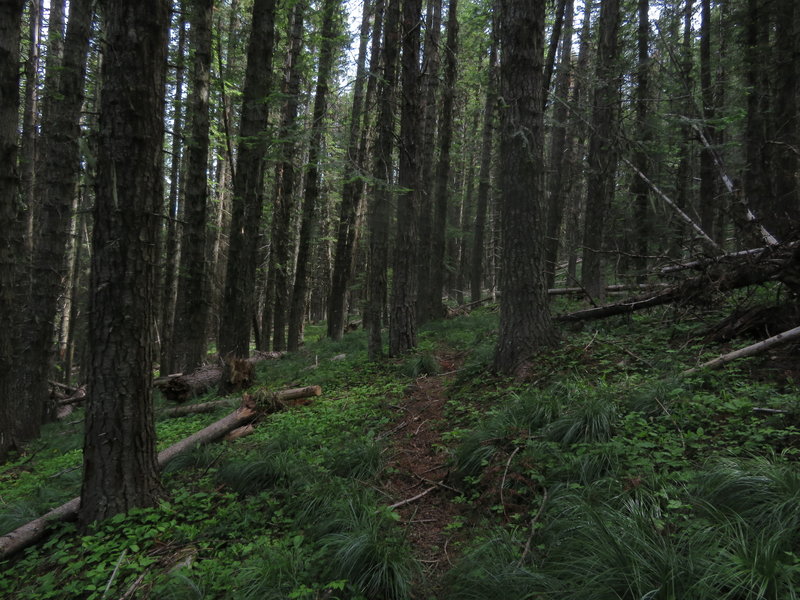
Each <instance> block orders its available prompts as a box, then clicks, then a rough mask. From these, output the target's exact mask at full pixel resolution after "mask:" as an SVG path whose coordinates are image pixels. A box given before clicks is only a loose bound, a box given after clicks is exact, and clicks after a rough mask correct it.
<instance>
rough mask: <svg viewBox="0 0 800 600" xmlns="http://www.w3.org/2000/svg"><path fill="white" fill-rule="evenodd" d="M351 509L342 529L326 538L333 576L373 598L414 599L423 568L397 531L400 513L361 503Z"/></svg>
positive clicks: (343, 521)
mask: <svg viewBox="0 0 800 600" xmlns="http://www.w3.org/2000/svg"><path fill="white" fill-rule="evenodd" d="M347 508H348V510H347V511H345V512H344V513H343V514H341V515H340V518H339V522H338V524H337V525H338V526H337V529H338V531H335V532H332V533H329V534H328V535H327V536H325V537H324V538H323V544H324V547H325V549H326V550H328V551H330V552H332V557H331V565H330V568H331V571H332V574H333V577H335V578H340V579H346V580H348V581H350V582H351V583H352V584H353V585H354V586H355V587H356V588H357V589H358V590H360V591H361V592H362V593H363V594H365V595H366V596H367V597H369V598H385V599H386V600H404V599H406V598H410V597H411V591H412V586H411V584H412V581H413V579H414V577H415V576H416V575H417V573H418V572H419V567H418V564H417V562H416V561H415V560H414V558H413V556H412V554H411V549H410V548H409V546H408V544H407V543H406V542H405V540H403V539H402V537H400V536H399V535H398V534H397V533H395V532H394V526H395V520H396V517H397V515H396V514H395V513H392V512H391V511H389V510H388V509H383V510H376V509H375V508H374V507H369V506H365V505H364V504H361V503H358V504H356V503H349V504H348V507H347Z"/></svg>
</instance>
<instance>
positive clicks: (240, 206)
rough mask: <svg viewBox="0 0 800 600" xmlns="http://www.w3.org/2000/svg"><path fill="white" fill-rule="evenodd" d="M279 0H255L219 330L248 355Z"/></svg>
mask: <svg viewBox="0 0 800 600" xmlns="http://www.w3.org/2000/svg"><path fill="white" fill-rule="evenodd" d="M274 25H275V0H256V1H255V3H254V4H253V21H252V31H251V33H250V41H249V44H248V48H247V69H246V72H245V83H244V90H243V97H242V117H241V122H240V124H239V147H238V154H237V159H236V170H235V173H234V181H233V205H232V207H231V229H230V246H229V249H228V267H227V271H226V275H225V291H224V296H223V300H222V318H221V323H220V330H219V335H218V350H219V354H220V356H223V357H235V356H247V355H248V354H249V353H250V352H249V350H250V330H251V323H252V319H253V314H254V311H255V279H256V263H257V261H256V254H257V250H258V238H259V236H258V232H259V227H260V223H261V213H262V207H263V202H264V193H263V186H264V168H265V155H266V147H267V139H266V135H265V134H266V131H265V130H266V127H267V112H268V105H267V102H268V98H269V94H270V91H271V75H270V73H271V68H272V52H273V46H274V41H275V26H274Z"/></svg>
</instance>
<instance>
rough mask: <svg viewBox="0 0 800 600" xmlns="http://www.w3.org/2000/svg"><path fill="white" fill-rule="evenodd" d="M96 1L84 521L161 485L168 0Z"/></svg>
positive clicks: (147, 500)
mask: <svg viewBox="0 0 800 600" xmlns="http://www.w3.org/2000/svg"><path fill="white" fill-rule="evenodd" d="M102 8H103V16H104V24H105V42H106V44H107V48H108V49H109V50H110V51H109V52H108V53H107V54H106V57H105V61H104V63H103V73H102V82H103V94H102V98H101V105H100V131H99V148H98V156H97V178H96V201H95V207H94V231H93V236H92V248H93V253H92V277H91V285H90V288H91V308H90V310H91V314H92V319H91V322H90V325H89V340H90V345H91V368H90V373H89V381H88V389H89V406H88V408H87V410H86V426H85V434H84V449H83V485H82V489H81V497H82V502H81V508H80V521H81V523H82V525H83V526H84V527H85V526H88V525H89V524H90V523H92V522H93V521H96V520H98V519H104V518H107V517H110V516H112V515H114V514H116V513H119V512H124V511H127V510H129V509H130V508H133V507H137V506H152V505H153V504H155V502H156V500H157V498H158V496H159V494H160V491H161V487H160V483H159V476H158V464H157V461H156V452H155V427H154V424H153V397H152V385H151V379H152V375H151V373H152V367H153V358H154V357H153V343H152V342H153V326H152V325H153V317H154V316H155V313H154V306H153V296H154V293H155V282H156V278H155V277H156V269H155V265H156V264H157V258H158V257H157V248H158V229H159V219H158V215H159V212H160V206H161V199H162V193H163V189H162V172H161V166H160V165H161V153H162V141H163V137H164V87H165V67H166V58H167V56H166V50H167V31H168V24H169V6H168V3H167V2H166V1H165V0H142V1H141V2H136V3H129V2H125V1H122V0H108V1H107V2H104V3H103V4H102ZM122 98H124V99H125V101H124V102H121V101H120V99H122Z"/></svg>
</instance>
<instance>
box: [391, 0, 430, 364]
mask: <svg viewBox="0 0 800 600" xmlns="http://www.w3.org/2000/svg"><path fill="white" fill-rule="evenodd" d="M421 13H422V0H404V1H403V6H402V14H403V16H402V37H401V39H402V58H401V63H400V77H401V79H402V92H403V93H402V96H401V98H402V101H401V105H400V160H399V162H400V168H399V171H398V175H397V179H398V185H399V186H400V188H401V190H400V192H399V193H398V195H397V229H396V232H397V233H396V237H395V246H394V260H393V261H392V296H391V307H390V310H391V315H390V318H389V355H390V356H397V355H399V354H402V353H403V352H406V351H407V350H410V349H411V348H414V347H415V346H416V345H417V314H416V313H417V291H418V290H417V283H418V282H417V273H416V270H417V250H418V239H417V211H418V206H419V187H420V181H419V168H420V164H419V142H420V140H419V103H418V99H417V98H418V95H419V80H420V76H419V75H420V74H419V42H420V35H419V23H420V16H421Z"/></svg>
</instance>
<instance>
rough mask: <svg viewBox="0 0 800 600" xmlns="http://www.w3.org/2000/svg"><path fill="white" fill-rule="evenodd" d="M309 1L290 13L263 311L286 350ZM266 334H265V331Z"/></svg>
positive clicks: (276, 346)
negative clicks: (301, 91) (299, 110)
mask: <svg viewBox="0 0 800 600" xmlns="http://www.w3.org/2000/svg"><path fill="white" fill-rule="evenodd" d="M305 9H306V2H305V0H298V1H297V2H296V3H295V5H294V7H293V9H292V13H291V16H290V19H291V25H290V34H289V49H288V51H287V53H286V64H285V65H284V71H285V79H284V85H283V90H282V91H283V93H284V94H285V96H286V103H285V104H284V106H283V115H282V117H281V124H280V129H279V130H278V139H279V140H281V141H280V142H279V143H280V145H281V154H280V160H279V161H278V164H277V165H276V167H275V195H274V201H273V202H274V208H273V213H272V236H271V239H270V244H271V248H270V255H269V272H270V274H269V275H268V284H269V285H268V286H267V298H266V300H265V303H264V313H263V314H262V319H261V322H262V329H269V328H270V327H271V329H272V347H273V348H274V349H275V350H279V351H280V350H285V349H286V320H287V312H288V304H289V296H288V294H289V286H290V278H289V276H290V273H291V270H290V267H289V263H290V260H291V258H290V257H291V248H290V246H291V241H292V227H291V223H292V206H293V203H294V183H295V168H294V166H295V164H294V163H295V160H296V155H297V139H296V138H297V132H296V128H297V112H298V109H299V107H300V83H301V71H300V68H301V64H300V52H301V51H302V50H303V19H304V15H305ZM264 335H266V334H264Z"/></svg>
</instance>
